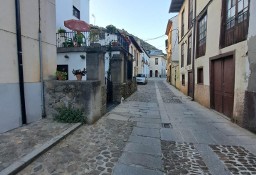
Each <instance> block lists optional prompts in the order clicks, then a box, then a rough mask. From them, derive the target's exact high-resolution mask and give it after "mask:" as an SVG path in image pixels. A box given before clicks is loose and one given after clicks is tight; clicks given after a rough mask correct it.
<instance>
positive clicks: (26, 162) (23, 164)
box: [0, 123, 82, 175]
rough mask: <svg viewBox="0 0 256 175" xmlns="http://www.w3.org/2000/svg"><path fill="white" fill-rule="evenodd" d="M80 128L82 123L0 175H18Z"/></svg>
mask: <svg viewBox="0 0 256 175" xmlns="http://www.w3.org/2000/svg"><path fill="white" fill-rule="evenodd" d="M80 126H82V123H77V124H75V125H74V126H72V127H70V128H68V129H67V130H65V131H64V132H62V133H61V134H59V135H57V136H56V137H54V138H52V139H51V140H49V141H47V142H46V143H44V144H43V145H42V146H40V147H39V148H36V149H35V150H33V151H32V152H30V153H28V154H27V155H25V156H24V157H22V158H20V159H18V160H17V161H15V162H14V163H12V164H11V165H10V166H8V167H7V168H5V169H3V170H2V171H1V172H0V175H13V174H17V173H18V172H19V171H21V170H22V169H24V168H25V167H26V166H28V165H29V164H30V163H31V162H32V161H33V160H35V159H36V158H37V157H39V156H40V155H42V154H43V153H45V152H46V151H48V150H49V149H50V148H52V147H53V146H54V145H56V144H57V143H59V142H60V141H61V140H63V139H64V138H65V137H67V136H68V135H69V134H71V133H72V132H74V131H75V130H76V129H78V128H79V127H80Z"/></svg>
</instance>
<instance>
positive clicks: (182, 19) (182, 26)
mask: <svg viewBox="0 0 256 175" xmlns="http://www.w3.org/2000/svg"><path fill="white" fill-rule="evenodd" d="M184 11H185V10H183V12H182V14H181V37H183V36H184Z"/></svg>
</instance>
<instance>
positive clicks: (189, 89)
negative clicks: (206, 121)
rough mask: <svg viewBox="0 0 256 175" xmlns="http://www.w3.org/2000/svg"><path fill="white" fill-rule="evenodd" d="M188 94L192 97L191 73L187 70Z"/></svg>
mask: <svg viewBox="0 0 256 175" xmlns="http://www.w3.org/2000/svg"><path fill="white" fill-rule="evenodd" d="M188 96H190V97H191V98H193V73H192V72H188Z"/></svg>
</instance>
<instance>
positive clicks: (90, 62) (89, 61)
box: [86, 44, 107, 115]
mask: <svg viewBox="0 0 256 175" xmlns="http://www.w3.org/2000/svg"><path fill="white" fill-rule="evenodd" d="M106 51H107V49H106V47H101V45H100V44H94V45H93V46H90V47H87V48H86V70H87V80H89V81H90V80H99V81H100V84H101V93H100V96H101V97H100V101H101V106H102V108H101V109H100V110H101V115H104V114H105V113H106V106H107V99H106V86H105V53H106Z"/></svg>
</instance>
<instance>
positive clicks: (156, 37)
mask: <svg viewBox="0 0 256 175" xmlns="http://www.w3.org/2000/svg"><path fill="white" fill-rule="evenodd" d="M164 36H165V34H164V35H161V36H158V37H155V38H150V39H146V40H144V41H150V40H155V39H158V38H162V37H164Z"/></svg>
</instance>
